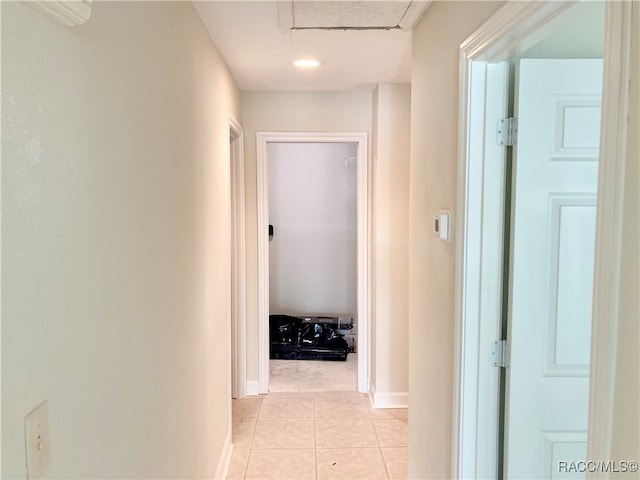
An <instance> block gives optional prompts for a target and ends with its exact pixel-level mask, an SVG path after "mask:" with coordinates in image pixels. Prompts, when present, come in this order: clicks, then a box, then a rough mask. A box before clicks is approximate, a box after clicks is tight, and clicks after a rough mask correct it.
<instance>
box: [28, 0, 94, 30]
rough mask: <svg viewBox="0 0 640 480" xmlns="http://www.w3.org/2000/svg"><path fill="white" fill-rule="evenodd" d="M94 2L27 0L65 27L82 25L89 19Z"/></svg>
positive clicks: (78, 0)
mask: <svg viewBox="0 0 640 480" xmlns="http://www.w3.org/2000/svg"><path fill="white" fill-rule="evenodd" d="M92 2H93V0H25V3H26V4H27V5H30V6H32V7H34V8H36V9H37V10H39V11H41V12H43V13H44V14H46V15H47V16H48V17H50V18H52V19H53V20H55V21H56V22H58V23H59V24H60V25H63V26H65V27H75V26H76V25H82V24H83V23H85V22H86V21H87V20H89V17H90V16H91V3H92Z"/></svg>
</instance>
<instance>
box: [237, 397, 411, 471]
mask: <svg viewBox="0 0 640 480" xmlns="http://www.w3.org/2000/svg"><path fill="white" fill-rule="evenodd" d="M407 413H408V412H407V409H385V410H380V409H377V410H376V409H373V408H371V407H370V404H369V401H368V399H367V397H366V396H365V395H363V394H360V393H356V392H344V391H343V392H315V393H314V392H295V393H286V392H275V393H270V394H268V395H265V396H260V397H246V398H244V399H240V400H234V401H233V445H234V450H233V457H232V460H231V464H230V466H229V473H228V476H227V479H229V480H235V479H258V478H259V479H268V478H272V479H316V478H317V479H341V478H343V479H358V478H360V479H403V478H407V418H408V415H407Z"/></svg>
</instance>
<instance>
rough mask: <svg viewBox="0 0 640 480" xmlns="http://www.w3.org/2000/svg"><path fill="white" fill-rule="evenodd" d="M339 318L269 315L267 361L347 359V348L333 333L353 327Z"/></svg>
mask: <svg viewBox="0 0 640 480" xmlns="http://www.w3.org/2000/svg"><path fill="white" fill-rule="evenodd" d="M338 318H339V317H302V318H301V317H294V316H291V315H269V338H270V342H271V347H270V358H272V359H285V360H342V361H344V360H346V359H347V354H348V352H349V345H348V344H347V341H346V340H345V339H344V338H343V336H342V335H340V334H339V333H337V332H336V331H335V330H336V328H337V327H340V328H341V329H348V328H349V329H350V328H351V327H352V325H351V324H345V319H344V318H340V320H338ZM325 320H326V321H325Z"/></svg>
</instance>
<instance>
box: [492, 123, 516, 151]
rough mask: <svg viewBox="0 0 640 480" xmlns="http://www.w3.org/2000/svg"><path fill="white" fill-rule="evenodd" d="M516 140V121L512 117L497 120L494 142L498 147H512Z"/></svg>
mask: <svg viewBox="0 0 640 480" xmlns="http://www.w3.org/2000/svg"><path fill="white" fill-rule="evenodd" d="M517 140H518V119H517V118H514V117H509V118H502V119H500V120H498V127H497V133H496V141H497V142H498V145H502V146H504V147H513V146H514V145H515V144H516V142H517Z"/></svg>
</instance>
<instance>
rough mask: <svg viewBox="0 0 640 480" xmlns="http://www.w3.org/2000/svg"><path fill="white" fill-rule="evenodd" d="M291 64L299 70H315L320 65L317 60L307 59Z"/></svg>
mask: <svg viewBox="0 0 640 480" xmlns="http://www.w3.org/2000/svg"><path fill="white" fill-rule="evenodd" d="M292 63H293V64H294V65H295V66H296V67H299V68H317V67H319V66H320V64H321V62H319V61H318V60H311V59H308V58H304V59H300V60H294V61H293V62H292Z"/></svg>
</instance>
